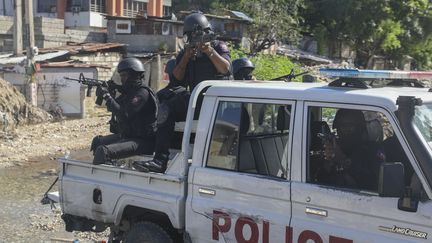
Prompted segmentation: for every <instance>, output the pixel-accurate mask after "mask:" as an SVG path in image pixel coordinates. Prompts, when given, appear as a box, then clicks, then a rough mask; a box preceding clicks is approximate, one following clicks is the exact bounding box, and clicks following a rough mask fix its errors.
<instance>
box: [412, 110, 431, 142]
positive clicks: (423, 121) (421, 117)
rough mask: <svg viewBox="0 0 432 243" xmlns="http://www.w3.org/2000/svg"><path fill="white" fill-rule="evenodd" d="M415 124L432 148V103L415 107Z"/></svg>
mask: <svg viewBox="0 0 432 243" xmlns="http://www.w3.org/2000/svg"><path fill="white" fill-rule="evenodd" d="M414 125H415V126H416V127H417V129H418V130H419V131H420V133H421V135H422V136H423V138H424V139H425V140H426V142H427V143H428V145H429V147H430V148H431V149H432V104H423V105H421V106H417V107H416V108H415V116H414Z"/></svg>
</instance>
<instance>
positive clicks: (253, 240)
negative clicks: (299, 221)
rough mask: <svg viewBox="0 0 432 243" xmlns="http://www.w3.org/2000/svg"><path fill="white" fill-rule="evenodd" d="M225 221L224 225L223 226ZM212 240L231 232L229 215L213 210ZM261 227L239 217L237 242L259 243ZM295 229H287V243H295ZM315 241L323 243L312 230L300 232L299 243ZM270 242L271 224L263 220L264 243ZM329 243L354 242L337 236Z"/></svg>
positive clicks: (249, 219)
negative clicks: (246, 232)
mask: <svg viewBox="0 0 432 243" xmlns="http://www.w3.org/2000/svg"><path fill="white" fill-rule="evenodd" d="M221 219H223V224H221V223H222V222H221V221H222V220H221ZM245 227H247V228H249V230H250V236H249V237H248V239H246V236H245V235H243V231H244V229H245ZM212 229H213V231H212V239H213V240H219V233H221V234H223V233H228V232H229V231H230V230H231V216H230V215H229V214H227V213H224V212H221V211H218V210H213V227H212ZM259 234H260V232H259V226H258V224H257V223H256V222H255V221H254V220H253V219H252V218H249V217H244V216H243V217H239V218H238V219H237V221H236V223H235V226H234V235H235V238H236V241H237V242H239V243H258V240H259ZM293 237H294V234H293V228H292V227H289V226H286V227H285V243H293ZM309 241H313V242H314V243H323V239H322V238H321V236H320V235H319V234H318V233H317V232H315V231H312V230H304V231H302V232H300V235H299V237H298V239H297V242H298V243H307V242H309ZM269 242H270V224H269V222H268V221H265V220H263V226H262V243H269ZM328 242H329V243H353V240H350V239H345V238H341V237H337V236H333V235H330V236H329V241H328Z"/></svg>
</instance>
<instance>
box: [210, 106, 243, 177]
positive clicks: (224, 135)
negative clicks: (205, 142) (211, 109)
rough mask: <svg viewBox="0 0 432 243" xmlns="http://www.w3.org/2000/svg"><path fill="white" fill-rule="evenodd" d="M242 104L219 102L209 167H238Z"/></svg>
mask: <svg viewBox="0 0 432 243" xmlns="http://www.w3.org/2000/svg"><path fill="white" fill-rule="evenodd" d="M241 107H242V104H241V103H238V102H221V103H219V107H218V111H217V114H216V121H215V123H214V127H213V133H212V138H211V143H210V151H209V156H208V161H207V166H208V167H215V168H221V169H227V170H236V169H237V168H236V167H237V150H238V139H239V131H240V120H241Z"/></svg>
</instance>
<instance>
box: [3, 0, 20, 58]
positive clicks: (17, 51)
mask: <svg viewBox="0 0 432 243" xmlns="http://www.w3.org/2000/svg"><path fill="white" fill-rule="evenodd" d="M3 7H4V8H5V0H4V1H3ZM14 10H15V14H14V22H15V24H14V31H13V49H14V55H15V56H20V55H22V51H23V32H22V0H15V1H14ZM4 11H5V10H4Z"/></svg>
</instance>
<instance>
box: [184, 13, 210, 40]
mask: <svg viewBox="0 0 432 243" xmlns="http://www.w3.org/2000/svg"><path fill="white" fill-rule="evenodd" d="M197 30H201V31H207V30H211V25H210V23H209V22H208V20H207V18H206V17H205V16H204V15H202V14H200V13H193V14H189V15H188V16H186V18H185V19H184V23H183V35H184V34H187V33H191V32H194V31H197Z"/></svg>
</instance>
